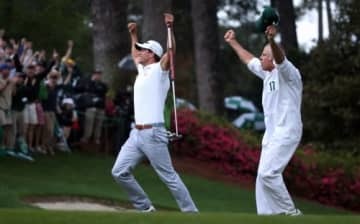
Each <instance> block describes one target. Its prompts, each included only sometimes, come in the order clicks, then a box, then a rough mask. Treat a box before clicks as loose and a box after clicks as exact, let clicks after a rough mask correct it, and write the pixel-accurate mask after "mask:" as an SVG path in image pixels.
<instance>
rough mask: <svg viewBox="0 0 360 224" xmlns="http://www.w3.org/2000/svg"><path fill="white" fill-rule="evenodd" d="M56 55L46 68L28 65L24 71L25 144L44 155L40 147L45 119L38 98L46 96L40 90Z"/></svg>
mask: <svg viewBox="0 0 360 224" xmlns="http://www.w3.org/2000/svg"><path fill="white" fill-rule="evenodd" d="M56 57H57V55H53V59H52V61H51V63H50V64H49V65H47V67H45V65H44V64H39V65H36V66H35V65H33V64H30V65H29V66H27V69H26V75H27V77H26V79H25V87H26V92H27V98H28V101H27V104H26V106H25V115H24V117H25V123H26V134H27V143H28V144H29V147H30V149H32V150H33V151H37V152H39V153H45V151H44V150H43V149H41V147H40V140H41V137H42V135H41V131H42V125H44V122H45V117H44V112H43V109H42V106H41V103H40V98H42V97H44V95H46V94H47V93H46V89H45V88H42V90H43V91H40V90H41V89H40V88H41V85H42V83H43V80H44V78H45V77H46V76H47V74H48V73H49V72H50V70H51V69H52V67H53V66H54V65H55V63H56V60H57V58H56Z"/></svg>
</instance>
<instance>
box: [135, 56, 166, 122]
mask: <svg viewBox="0 0 360 224" xmlns="http://www.w3.org/2000/svg"><path fill="white" fill-rule="evenodd" d="M137 67H138V75H137V77H136V80H135V84H134V113H135V123H136V124H153V123H164V105H165V100H166V96H167V93H168V90H169V88H170V80H169V71H163V70H162V68H161V66H160V62H158V63H154V64H150V65H147V66H143V65H141V64H138V66H137Z"/></svg>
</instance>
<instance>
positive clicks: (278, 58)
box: [265, 25, 285, 64]
mask: <svg viewBox="0 0 360 224" xmlns="http://www.w3.org/2000/svg"><path fill="white" fill-rule="evenodd" d="M276 33H277V30H276V27H275V25H270V26H268V27H267V28H266V31H265V35H266V37H267V39H268V41H269V44H270V47H271V51H272V54H273V57H274V60H275V62H276V64H281V63H282V62H283V61H284V59H285V55H284V51H283V50H282V49H281V48H280V47H279V45H277V44H276V42H275V40H274V37H275V35H276Z"/></svg>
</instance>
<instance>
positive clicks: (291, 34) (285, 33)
mask: <svg viewBox="0 0 360 224" xmlns="http://www.w3.org/2000/svg"><path fill="white" fill-rule="evenodd" d="M271 3H272V4H273V5H275V6H276V7H277V9H278V11H279V15H280V23H279V26H280V34H281V43H282V45H283V46H284V48H285V49H286V50H291V49H298V41H297V35H296V24H295V10H294V4H293V1H292V0H282V1H279V0H276V1H275V0H272V1H271Z"/></svg>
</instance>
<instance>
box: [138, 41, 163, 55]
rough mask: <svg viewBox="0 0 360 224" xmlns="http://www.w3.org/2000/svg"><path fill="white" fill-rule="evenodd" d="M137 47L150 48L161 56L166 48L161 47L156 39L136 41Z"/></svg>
mask: <svg viewBox="0 0 360 224" xmlns="http://www.w3.org/2000/svg"><path fill="white" fill-rule="evenodd" d="M135 47H136V49H139V48H140V49H141V48H142V49H148V50H150V51H152V52H153V53H154V54H156V55H157V56H158V57H159V58H160V57H161V56H162V54H163V52H164V50H163V48H162V47H161V45H160V43H159V42H157V41H155V40H148V41H146V42H144V43H136V44H135Z"/></svg>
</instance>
